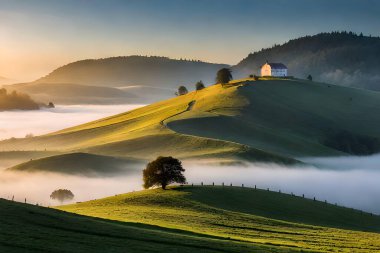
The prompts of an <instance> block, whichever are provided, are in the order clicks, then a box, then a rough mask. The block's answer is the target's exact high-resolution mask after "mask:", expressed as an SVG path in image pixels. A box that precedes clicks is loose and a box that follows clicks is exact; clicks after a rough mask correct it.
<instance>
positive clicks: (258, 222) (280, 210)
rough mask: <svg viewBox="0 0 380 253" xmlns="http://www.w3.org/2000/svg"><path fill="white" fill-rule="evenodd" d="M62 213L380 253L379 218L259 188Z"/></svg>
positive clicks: (156, 194) (123, 200) (143, 198)
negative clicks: (379, 252)
mask: <svg viewBox="0 0 380 253" xmlns="http://www.w3.org/2000/svg"><path fill="white" fill-rule="evenodd" d="M57 209H60V210H64V211H68V212H73V213H77V214H81V215H86V216H92V217H98V218H103V219H110V220H115V221H122V222H135V223H142V224H149V225H155V226H158V227H161V228H170V229H175V230H177V231H182V232H183V231H187V232H191V233H196V234H202V235H204V236H211V237H217V238H224V239H225V240H229V241H234V242H235V241H239V242H245V243H248V244H250V245H251V246H253V247H255V246H256V245H260V246H269V247H270V248H271V250H270V251H271V252H276V250H289V251H295V252H309V251H312V252H376V251H378V250H380V234H379V232H380V217H379V216H375V215H372V214H369V213H365V212H361V211H359V210H353V209H350V208H345V207H340V206H335V205H333V204H328V203H325V202H321V201H314V200H310V199H305V198H302V197H299V196H292V195H288V194H283V193H278V192H271V191H266V190H259V189H251V188H242V187H231V186H224V187H222V186H194V187H192V186H184V187H173V188H170V189H169V190H166V191H165V190H161V189H153V190H144V191H138V192H131V193H127V194H122V195H118V196H113V197H108V198H105V199H99V200H93V201H88V202H83V203H78V204H72V205H67V206H60V207H57ZM268 251H269V249H268ZM243 252H245V251H243Z"/></svg>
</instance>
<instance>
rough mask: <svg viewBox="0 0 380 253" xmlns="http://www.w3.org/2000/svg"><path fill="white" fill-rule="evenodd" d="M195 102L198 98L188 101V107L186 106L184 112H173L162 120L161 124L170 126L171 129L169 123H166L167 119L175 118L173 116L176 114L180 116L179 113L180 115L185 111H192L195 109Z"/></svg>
mask: <svg viewBox="0 0 380 253" xmlns="http://www.w3.org/2000/svg"><path fill="white" fill-rule="evenodd" d="M195 102H196V100H192V101H191V102H190V103H188V105H187V107H186V109H185V110H183V111H182V112H179V113H176V114H173V115H171V116H169V117H167V118H166V119H163V120H161V121H160V124H161V125H162V126H164V127H166V128H168V129H170V128H169V127H168V126H167V124H166V123H165V121H166V120H168V119H170V118H173V117H175V116H178V115H180V114H182V113H185V112H188V111H191V109H193V107H194V104H195ZM170 130H172V129H170ZM172 131H173V130H172ZM174 132H175V131H174Z"/></svg>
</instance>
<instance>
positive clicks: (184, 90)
mask: <svg viewBox="0 0 380 253" xmlns="http://www.w3.org/2000/svg"><path fill="white" fill-rule="evenodd" d="M187 93H189V91H188V90H187V88H186V87H185V86H183V85H181V86H179V87H178V91H177V92H176V93H175V94H176V95H177V96H182V95H186V94H187Z"/></svg>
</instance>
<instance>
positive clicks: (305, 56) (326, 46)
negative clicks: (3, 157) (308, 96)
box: [233, 32, 380, 91]
mask: <svg viewBox="0 0 380 253" xmlns="http://www.w3.org/2000/svg"><path fill="white" fill-rule="evenodd" d="M379 55H380V38H379V37H368V36H363V35H362V34H360V35H357V34H355V33H351V32H332V33H321V34H317V35H314V36H306V37H301V38H298V39H294V40H290V41H289V42H287V43H285V44H283V45H275V46H273V47H271V48H267V49H262V50H261V51H259V52H255V53H252V54H249V55H248V57H247V58H245V59H243V60H242V61H241V62H240V63H238V64H237V65H236V66H234V67H233V70H234V73H235V76H236V77H239V76H247V75H249V74H259V69H260V66H261V65H262V64H263V63H265V61H266V60H268V61H270V62H282V63H284V64H285V65H287V67H288V69H289V75H293V76H296V77H300V78H305V77H306V76H307V75H309V74H311V75H312V76H313V78H314V80H317V81H323V82H328V83H333V84H339V85H344V86H351V87H358V88H365V89H371V90H378V91H380V57H379Z"/></svg>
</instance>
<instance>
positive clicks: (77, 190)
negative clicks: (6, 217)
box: [0, 171, 142, 206]
mask: <svg viewBox="0 0 380 253" xmlns="http://www.w3.org/2000/svg"><path fill="white" fill-rule="evenodd" d="M57 189H68V190H71V191H72V192H73V193H74V200H73V201H70V202H64V204H67V203H73V202H74V203H75V202H78V201H79V202H80V201H86V200H92V199H98V198H103V197H108V196H112V195H115V194H121V193H126V192H131V191H134V190H141V189H142V178H141V175H140V173H138V174H136V173H130V172H129V173H128V174H126V175H120V176H119V177H105V178H100V177H83V176H74V175H62V174H54V173H27V172H10V171H1V172H0V197H1V198H5V199H12V197H13V196H14V200H15V201H19V202H24V201H25V198H26V201H27V203H31V204H36V203H38V204H39V205H44V206H52V205H59V204H60V203H59V202H58V201H54V200H51V199H50V197H49V196H50V194H51V193H52V192H53V191H54V190H57Z"/></svg>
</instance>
